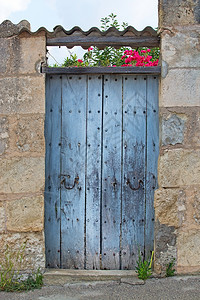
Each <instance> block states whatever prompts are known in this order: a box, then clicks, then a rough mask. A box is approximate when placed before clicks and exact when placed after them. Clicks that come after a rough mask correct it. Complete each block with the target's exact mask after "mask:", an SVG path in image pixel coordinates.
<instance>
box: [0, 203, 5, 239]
mask: <svg viewBox="0 0 200 300" xmlns="http://www.w3.org/2000/svg"><path fill="white" fill-rule="evenodd" d="M4 231H5V209H4V203H3V202H2V201H0V233H1V232H4Z"/></svg>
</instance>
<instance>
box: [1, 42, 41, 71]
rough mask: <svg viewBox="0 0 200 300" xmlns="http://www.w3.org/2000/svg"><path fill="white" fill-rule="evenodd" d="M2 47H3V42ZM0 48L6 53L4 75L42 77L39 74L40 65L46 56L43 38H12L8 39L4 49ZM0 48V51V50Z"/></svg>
mask: <svg viewBox="0 0 200 300" xmlns="http://www.w3.org/2000/svg"><path fill="white" fill-rule="evenodd" d="M2 40H3V45H4V43H5V42H4V40H5V39H2ZM3 45H2V46H0V47H1V48H2V50H3V51H4V48H6V47H7V49H5V51H7V53H8V54H6V55H5V57H4V60H3V63H4V66H5V67H4V69H3V71H4V73H6V74H9V75H13V74H36V75H38V76H44V75H43V74H41V73H40V66H41V63H42V62H44V61H45V55H46V41H45V36H37V37H36V36H29V37H26V38H25V37H23V38H20V37H19V36H14V37H12V38H11V39H9V43H7V44H6V45H5V46H4V48H3ZM1 48H0V49H1Z"/></svg>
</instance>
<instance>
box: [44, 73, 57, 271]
mask: <svg viewBox="0 0 200 300" xmlns="http://www.w3.org/2000/svg"><path fill="white" fill-rule="evenodd" d="M60 111H61V79H60V76H58V75H55V76H47V78H46V118H45V139H46V164H45V165H46V169H45V177H46V180H45V251H46V266H47V267H50V268H58V267H60V179H59V178H58V175H59V173H60V142H61V114H60Z"/></svg>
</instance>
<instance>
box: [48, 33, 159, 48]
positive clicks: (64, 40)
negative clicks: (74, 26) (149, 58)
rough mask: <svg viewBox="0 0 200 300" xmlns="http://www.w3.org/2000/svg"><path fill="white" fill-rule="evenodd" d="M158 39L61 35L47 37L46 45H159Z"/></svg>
mask: <svg viewBox="0 0 200 300" xmlns="http://www.w3.org/2000/svg"><path fill="white" fill-rule="evenodd" d="M159 43H160V39H159V37H158V36H118V37H116V36H80V35H76V36H73V35H71V36H63V37H48V38H47V46H66V47H69V48H71V47H74V46H83V47H86V46H87V47H89V46H91V45H93V46H97V47H99V48H102V47H103V48H104V47H107V46H112V47H116V46H117V47H123V46H128V47H132V48H135V47H136V48H137V47H159Z"/></svg>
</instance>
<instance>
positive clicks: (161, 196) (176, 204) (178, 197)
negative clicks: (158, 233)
mask: <svg viewBox="0 0 200 300" xmlns="http://www.w3.org/2000/svg"><path fill="white" fill-rule="evenodd" d="M154 206H155V218H156V220H157V219H158V220H159V222H160V223H161V224H165V225H168V226H174V227H179V226H181V224H182V222H183V220H184V218H185V211H186V207H185V192H184V191H182V190H179V189H159V190H156V191H155V202H154Z"/></svg>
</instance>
